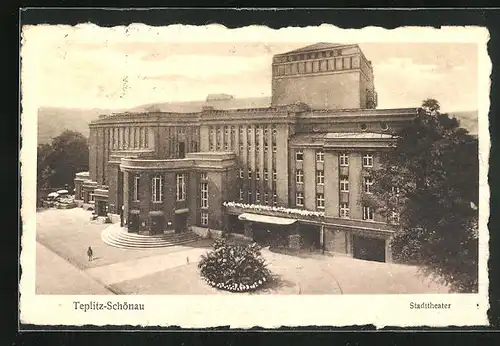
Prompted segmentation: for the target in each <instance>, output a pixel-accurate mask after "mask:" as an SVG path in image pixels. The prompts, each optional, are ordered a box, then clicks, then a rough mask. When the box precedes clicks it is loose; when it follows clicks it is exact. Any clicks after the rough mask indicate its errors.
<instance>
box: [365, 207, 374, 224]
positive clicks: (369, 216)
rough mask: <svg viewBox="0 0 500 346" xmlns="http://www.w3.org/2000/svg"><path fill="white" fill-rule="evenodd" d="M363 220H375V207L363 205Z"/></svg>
mask: <svg viewBox="0 0 500 346" xmlns="http://www.w3.org/2000/svg"><path fill="white" fill-rule="evenodd" d="M363 220H368V221H373V209H372V208H371V207H368V206H363Z"/></svg>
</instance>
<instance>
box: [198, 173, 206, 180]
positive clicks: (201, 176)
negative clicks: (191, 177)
mask: <svg viewBox="0 0 500 346" xmlns="http://www.w3.org/2000/svg"><path fill="white" fill-rule="evenodd" d="M200 179H201V180H208V173H207V172H201V173H200Z"/></svg>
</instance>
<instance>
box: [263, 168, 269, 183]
mask: <svg viewBox="0 0 500 346" xmlns="http://www.w3.org/2000/svg"><path fill="white" fill-rule="evenodd" d="M268 178H269V174H268V171H267V168H266V169H264V180H266V181H267V180H268Z"/></svg>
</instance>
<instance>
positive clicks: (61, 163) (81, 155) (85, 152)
mask: <svg viewBox="0 0 500 346" xmlns="http://www.w3.org/2000/svg"><path fill="white" fill-rule="evenodd" d="M88 168H89V148H88V142H87V138H85V136H83V135H82V134H81V133H79V132H75V131H69V130H66V131H64V132H63V133H61V134H60V135H59V136H57V137H55V138H53V139H52V143H51V144H50V145H49V144H41V145H39V146H38V163H37V170H38V172H37V173H38V186H39V188H48V187H62V186H65V185H68V186H73V179H74V178H75V174H76V173H78V172H82V171H86V170H88Z"/></svg>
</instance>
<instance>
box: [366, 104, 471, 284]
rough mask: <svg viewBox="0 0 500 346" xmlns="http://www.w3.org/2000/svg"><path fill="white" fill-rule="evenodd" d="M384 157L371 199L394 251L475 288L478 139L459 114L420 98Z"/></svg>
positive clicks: (446, 278)
mask: <svg viewBox="0 0 500 346" xmlns="http://www.w3.org/2000/svg"><path fill="white" fill-rule="evenodd" d="M395 135H396V136H397V143H396V145H395V148H394V150H391V151H389V152H387V153H385V154H383V155H382V157H381V168H380V169H377V170H375V171H374V172H373V178H374V180H375V185H374V193H373V195H372V196H373V197H372V201H371V203H373V205H374V206H375V207H376V208H378V211H379V212H380V213H382V214H383V215H386V216H387V217H388V219H389V220H390V221H392V222H393V223H394V224H395V226H394V227H395V235H394V237H393V238H392V241H391V247H392V251H393V256H394V258H395V259H396V260H399V261H406V262H408V261H410V262H414V263H415V262H416V263H418V264H420V265H421V266H422V269H423V271H424V272H425V273H427V274H433V275H435V276H437V277H438V278H440V279H441V280H443V281H444V282H445V283H446V284H449V285H450V288H451V289H452V290H453V291H456V292H476V291H477V280H478V278H477V276H478V235H477V221H478V210H477V207H476V206H477V205H478V200H479V160H478V141H477V139H476V138H475V137H473V136H471V135H469V134H468V132H467V130H465V129H463V128H461V127H460V123H459V121H458V120H457V119H455V118H452V117H450V116H449V115H448V114H443V113H441V112H440V105H439V102H437V101H436V100H434V99H427V100H425V101H424V102H423V104H422V108H421V111H420V112H419V114H418V115H417V116H416V117H415V119H414V121H413V122H412V123H411V124H410V125H409V126H407V127H405V128H404V129H402V130H401V131H398V132H397V133H395Z"/></svg>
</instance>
